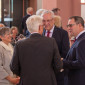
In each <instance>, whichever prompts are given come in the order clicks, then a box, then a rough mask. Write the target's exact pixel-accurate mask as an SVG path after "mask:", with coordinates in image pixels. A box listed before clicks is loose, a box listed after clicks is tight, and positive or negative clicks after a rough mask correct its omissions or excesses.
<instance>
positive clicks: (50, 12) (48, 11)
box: [41, 10, 54, 18]
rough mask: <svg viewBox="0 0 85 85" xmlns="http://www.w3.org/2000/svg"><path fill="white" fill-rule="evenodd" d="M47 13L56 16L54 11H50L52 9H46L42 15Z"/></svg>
mask: <svg viewBox="0 0 85 85" xmlns="http://www.w3.org/2000/svg"><path fill="white" fill-rule="evenodd" d="M45 14H51V17H52V18H54V13H53V12H52V11H50V10H46V11H44V12H43V13H42V14H41V16H42V17H43V16H44V15H45Z"/></svg>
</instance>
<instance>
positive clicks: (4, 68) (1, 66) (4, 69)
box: [0, 41, 13, 85]
mask: <svg viewBox="0 0 85 85" xmlns="http://www.w3.org/2000/svg"><path fill="white" fill-rule="evenodd" d="M10 46H11V45H10ZM12 56H13V55H12V52H11V50H10V48H9V47H8V46H7V45H5V44H4V43H3V42H2V41H0V85H13V84H11V83H10V82H9V81H8V80H7V79H5V78H6V77H7V76H8V75H10V76H11V77H13V73H12V71H11V70H10V66H9V65H10V62H11V58H12Z"/></svg>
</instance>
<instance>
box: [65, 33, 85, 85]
mask: <svg viewBox="0 0 85 85" xmlns="http://www.w3.org/2000/svg"><path fill="white" fill-rule="evenodd" d="M64 68H67V69H68V77H69V85H85V32H84V33H83V34H81V35H80V36H79V38H78V39H77V40H76V41H75V43H74V44H73V45H72V47H71V48H70V50H69V52H68V54H67V56H66V59H65V60H64Z"/></svg>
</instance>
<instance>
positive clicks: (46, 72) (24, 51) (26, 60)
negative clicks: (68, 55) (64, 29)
mask: <svg viewBox="0 0 85 85" xmlns="http://www.w3.org/2000/svg"><path fill="white" fill-rule="evenodd" d="M10 67H11V70H12V71H13V72H14V73H15V74H17V75H18V76H20V77H21V82H20V85H57V84H56V78H55V73H56V72H57V71H59V70H60V69H61V68H62V61H61V60H60V55H59V51H58V47H57V45H56V42H55V40H54V39H53V38H47V37H44V36H41V35H40V34H38V33H35V34H32V35H31V36H30V38H27V39H25V40H22V41H19V42H18V43H17V44H16V46H15V50H14V55H13V59H12V62H11V65H10Z"/></svg>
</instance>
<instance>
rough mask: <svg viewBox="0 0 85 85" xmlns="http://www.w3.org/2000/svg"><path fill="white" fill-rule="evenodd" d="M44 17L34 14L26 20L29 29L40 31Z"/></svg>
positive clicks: (30, 30)
mask: <svg viewBox="0 0 85 85" xmlns="http://www.w3.org/2000/svg"><path fill="white" fill-rule="evenodd" d="M42 20H43V18H42V17H41V16H38V15H32V16H30V17H29V18H28V19H27V20H26V25H27V29H28V30H29V32H31V33H32V32H38V30H39V26H40V25H41V24H42Z"/></svg>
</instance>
